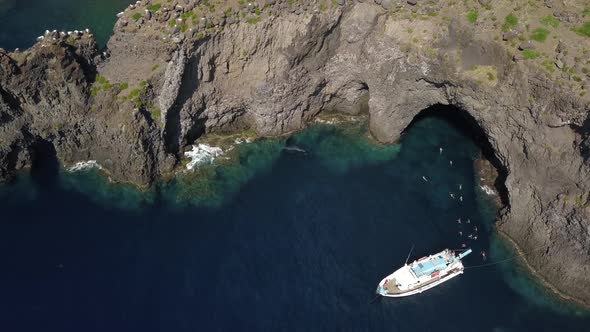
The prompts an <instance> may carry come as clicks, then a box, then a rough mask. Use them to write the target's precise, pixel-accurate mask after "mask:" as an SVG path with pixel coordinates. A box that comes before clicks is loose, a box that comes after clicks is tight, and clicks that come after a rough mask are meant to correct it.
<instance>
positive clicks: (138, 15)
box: [131, 13, 141, 21]
mask: <svg viewBox="0 0 590 332" xmlns="http://www.w3.org/2000/svg"><path fill="white" fill-rule="evenodd" d="M131 18H132V19H133V20H134V21H138V20H139V19H140V18H141V13H135V14H133V16H131Z"/></svg>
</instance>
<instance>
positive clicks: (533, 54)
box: [521, 48, 541, 60]
mask: <svg viewBox="0 0 590 332" xmlns="http://www.w3.org/2000/svg"><path fill="white" fill-rule="evenodd" d="M521 54H522V56H523V57H524V58H525V59H527V60H530V59H536V58H538V57H539V55H541V53H539V51H535V50H531V49H529V48H525V49H524V50H522V52H521Z"/></svg>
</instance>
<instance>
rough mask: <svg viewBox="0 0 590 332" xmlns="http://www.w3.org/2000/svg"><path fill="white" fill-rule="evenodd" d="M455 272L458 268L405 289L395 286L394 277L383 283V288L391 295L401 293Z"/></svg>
mask: <svg viewBox="0 0 590 332" xmlns="http://www.w3.org/2000/svg"><path fill="white" fill-rule="evenodd" d="M457 272H459V270H458V269H453V270H451V271H449V273H448V274H445V275H444V276H438V277H435V278H432V279H430V280H428V281H427V282H423V283H421V284H419V285H418V286H417V287H412V288H409V289H406V290H401V289H399V288H398V287H397V285H396V282H395V278H394V279H390V280H389V281H388V282H387V284H386V285H385V287H384V289H385V290H386V291H387V293H388V294H392V295H395V294H402V293H406V292H410V291H413V290H415V289H419V288H422V287H424V286H427V285H430V284H431V283H433V282H436V281H438V280H440V279H442V278H443V277H446V276H448V275H451V274H453V273H457Z"/></svg>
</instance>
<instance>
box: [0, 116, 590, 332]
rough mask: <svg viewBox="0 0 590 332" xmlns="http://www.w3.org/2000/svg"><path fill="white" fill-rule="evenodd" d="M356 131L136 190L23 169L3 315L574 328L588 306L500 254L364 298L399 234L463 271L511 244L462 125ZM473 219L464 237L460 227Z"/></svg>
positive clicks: (308, 136) (1, 321)
mask: <svg viewBox="0 0 590 332" xmlns="http://www.w3.org/2000/svg"><path fill="white" fill-rule="evenodd" d="M364 129H365V127H364V126H363V125H353V126H347V127H344V128H336V127H331V126H324V125H318V126H313V127H311V128H309V129H308V130H306V131H304V132H302V133H299V134H296V135H295V136H293V137H292V138H290V139H288V140H260V141H257V142H255V143H252V144H250V145H243V146H241V147H240V148H238V151H237V152H236V154H235V155H234V158H235V159H234V161H235V162H234V163H229V164H226V165H224V166H221V167H212V168H210V169H207V170H205V171H204V172H203V173H202V174H204V175H205V179H206V181H205V180H203V178H199V179H194V178H193V179H189V178H184V179H179V180H177V182H175V183H173V184H163V183H162V184H159V185H158V186H156V187H155V188H154V189H152V190H150V191H149V192H144V193H140V192H137V191H135V190H133V189H132V188H129V187H126V186H118V185H117V186H113V185H109V184H108V183H106V181H105V180H104V178H103V177H100V176H98V175H97V174H96V173H95V172H87V173H79V174H68V173H65V172H59V173H56V172H55V171H52V170H51V169H50V168H46V167H40V168H35V169H34V170H33V172H32V174H31V175H22V176H21V177H20V178H19V180H18V181H16V183H13V184H12V185H9V186H3V187H1V188H2V189H1V193H0V202H1V203H0V204H1V207H2V211H3V218H2V219H1V220H0V261H2V262H3V269H2V271H3V273H2V274H0V293H1V294H2V297H1V298H0V312H2V313H3V315H2V316H1V317H0V326H2V327H4V328H3V330H9V331H39V330H43V329H44V328H46V327H47V326H51V327H52V330H56V331H80V330H83V331H106V330H108V331H195V330H206V331H209V330H214V331H215V330H223V331H226V330H235V329H238V330H256V331H258V330H263V331H265V330H354V331H457V330H462V331H585V330H587V329H586V327H587V326H588V324H589V323H590V317H589V316H588V315H587V314H585V313H584V312H582V311H580V310H576V309H574V308H572V307H570V306H567V305H564V304H562V303H560V302H559V301H556V300H555V299H553V298H551V297H550V296H547V295H546V294H545V292H544V291H543V290H542V289H541V288H539V287H537V286H536V284H535V283H534V282H533V281H532V280H530V278H529V277H528V276H527V275H526V274H523V273H522V272H520V271H519V269H518V268H517V267H516V266H515V265H514V264H512V263H507V264H501V265H496V266H493V267H488V268H482V269H469V270H466V273H465V274H464V275H462V276H460V277H459V278H455V279H453V280H452V281H449V282H447V283H445V284H444V285H441V286H439V287H437V288H435V289H432V290H430V291H428V292H426V293H424V294H421V295H418V296H414V297H411V298H403V299H383V300H379V301H375V302H373V303H371V300H372V299H373V298H374V289H375V287H376V284H377V282H378V281H379V280H380V279H381V278H382V277H384V276H385V275H387V274H389V273H390V272H392V271H393V270H394V269H396V268H397V267H399V265H400V264H403V260H404V259H405V256H406V254H407V251H408V249H409V248H410V246H411V245H412V244H414V245H415V246H416V247H415V249H414V254H413V258H417V257H420V256H423V255H425V254H428V253H432V252H435V251H438V250H440V249H442V248H445V247H451V248H453V247H458V246H460V245H461V244H462V243H467V244H469V245H470V246H471V247H472V248H473V249H474V251H475V252H476V254H474V255H471V256H468V257H467V258H466V259H465V264H466V265H467V266H475V265H478V264H481V263H482V261H481V258H480V257H479V256H478V255H477V253H479V252H480V251H481V250H486V251H491V256H492V257H493V259H497V258H502V257H506V255H510V254H511V253H510V252H509V251H507V250H506V249H505V248H502V247H501V246H502V245H501V243H498V242H497V239H496V238H495V237H494V235H493V234H492V233H490V232H488V231H486V229H488V228H491V225H492V223H493V218H494V214H495V208H494V207H493V205H491V202H490V201H489V200H488V199H487V198H486V197H485V196H483V195H482V193H481V192H479V191H478V189H477V187H476V183H475V182H474V174H473V166H472V165H473V164H472V163H473V159H474V158H476V157H477V156H478V155H479V150H478V147H477V146H476V145H475V144H474V143H472V142H471V141H470V140H469V138H468V137H467V136H466V134H465V133H464V132H462V131H460V130H457V129H456V128H455V127H454V126H453V125H452V124H451V123H449V122H447V121H445V120H443V119H440V118H437V117H428V118H425V119H422V120H421V121H419V122H418V123H416V124H415V125H413V126H412V128H411V129H410V130H408V132H407V133H406V134H405V136H404V137H403V139H402V141H401V142H400V144H398V145H391V146H378V145H374V144H373V143H372V142H371V141H370V140H369V139H367V138H366V137H365V134H366V132H365V131H364ZM285 145H297V146H299V147H301V148H303V149H305V150H306V151H307V153H292V152H288V151H285V150H283V149H282V147H283V146H285ZM441 146H442V147H444V152H443V153H442V154H440V153H439V147H441ZM450 160H452V161H453V165H452V166H451V165H450V164H449V161H450ZM422 176H425V177H427V179H428V180H429V182H425V181H423V180H422ZM458 184H461V185H462V190H459V189H458ZM449 192H455V193H457V194H458V195H462V196H463V202H459V201H457V200H453V199H451V198H450V196H449ZM187 198H188V199H189V201H188V202H187ZM459 217H461V218H462V219H463V220H466V218H470V220H471V224H470V225H469V226H468V225H466V224H461V225H459V224H458V223H457V222H456V219H457V218H459ZM472 226H479V229H480V230H479V232H478V234H479V238H478V240H477V241H469V240H468V239H466V238H465V236H460V235H459V234H458V231H460V230H462V231H463V232H465V233H469V232H473V230H472V229H471V227H472Z"/></svg>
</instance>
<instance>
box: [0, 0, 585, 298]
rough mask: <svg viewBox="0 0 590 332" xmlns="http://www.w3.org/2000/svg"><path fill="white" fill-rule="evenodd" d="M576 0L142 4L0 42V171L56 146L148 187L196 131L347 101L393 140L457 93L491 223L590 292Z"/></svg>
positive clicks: (562, 284) (191, 0)
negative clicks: (3, 45) (489, 179)
mask: <svg viewBox="0 0 590 332" xmlns="http://www.w3.org/2000/svg"><path fill="white" fill-rule="evenodd" d="M530 6H534V7H532V8H529V7H530ZM584 8H585V7H584V3H583V1H577V2H575V1H574V3H573V4H571V3H570V4H568V6H565V5H564V4H561V3H558V2H557V1H549V0H547V1H545V2H544V3H542V4H541V3H537V2H535V4H530V3H529V2H525V1H522V2H520V1H484V0H480V1H479V2H478V3H475V4H473V5H469V6H466V5H465V4H463V3H456V2H455V1H419V0H418V1H415V0H412V1H385V0H375V1H369V0H366V1H360V0H359V1H350V0H346V1H344V0H339V1H307V0H306V1H274V0H264V1H258V2H251V3H244V2H242V1H226V2H224V5H219V3H217V5H215V4H213V2H209V1H197V0H181V1H178V0H172V1H160V2H159V1H156V0H142V1H138V2H137V3H136V4H134V5H132V6H130V7H129V8H127V9H126V10H125V11H124V12H122V13H120V14H119V19H118V22H117V24H116V25H115V29H114V35H113V36H112V38H111V39H110V41H109V43H108V45H107V48H106V49H105V50H104V52H102V51H99V49H98V48H97V45H96V42H95V41H94V38H93V36H92V33H91V32H90V31H86V30H83V31H70V32H67V31H64V32H58V31H46V32H45V34H44V35H43V36H40V38H39V40H38V41H37V43H36V44H35V45H34V46H33V47H31V48H30V49H28V50H24V51H15V52H7V51H5V50H2V49H0V179H7V178H9V177H10V176H12V175H13V174H14V173H15V172H16V171H18V170H19V169H22V168H24V167H27V166H30V165H31V164H33V163H35V160H36V158H37V156H39V155H40V154H42V153H44V154H47V153H50V154H55V156H56V158H57V159H58V160H59V161H60V162H61V163H62V164H64V165H67V166H71V165H76V163H78V162H81V161H88V160H93V161H96V163H98V164H99V165H101V167H103V168H104V169H105V170H106V171H108V173H109V175H110V176H111V177H112V178H113V179H114V180H116V181H124V182H132V183H135V184H137V185H140V186H147V185H149V184H150V183H152V182H153V181H154V180H155V179H157V178H159V177H162V176H170V174H173V173H174V172H175V171H176V170H177V169H179V168H182V167H184V166H183V165H186V161H185V160H183V158H184V153H185V152H187V151H190V150H191V149H192V145H193V143H195V141H196V140H197V139H198V138H199V137H201V136H203V135H205V134H210V133H218V134H224V133H235V132H239V131H244V130H250V131H254V132H256V134H257V135H258V136H275V135H284V134H287V133H291V132H294V131H297V130H300V129H302V128H304V127H305V126H306V125H307V124H308V123H309V122H310V121H312V120H313V119H315V118H316V117H317V116H318V114H320V113H321V112H322V111H324V110H339V111H340V112H342V113H345V114H359V113H362V112H368V116H369V123H370V125H369V128H370V132H371V134H372V135H373V137H374V138H375V139H376V140H378V141H379V142H382V143H391V142H394V141H396V140H398V139H399V137H400V135H402V133H403V130H404V129H405V128H406V127H407V126H408V125H409V124H410V123H411V121H412V120H413V119H414V118H415V117H416V116H417V115H418V114H420V113H421V112H422V111H423V110H425V109H427V108H429V107H430V106H433V105H449V106H452V107H453V109H454V110H456V112H459V113H460V114H461V115H462V116H464V117H465V118H466V119H467V120H468V121H469V122H470V123H471V125H472V126H473V127H474V129H475V130H476V131H477V132H478V133H479V134H480V135H478V137H477V139H479V138H480V137H481V139H483V140H485V141H486V144H488V143H489V146H490V151H491V161H492V163H493V164H494V166H495V167H496V168H497V169H498V171H499V173H500V174H504V175H505V181H504V183H503V185H504V186H505V198H504V202H505V206H504V208H503V209H502V212H501V214H500V216H499V220H498V222H497V227H498V228H499V230H500V231H501V232H503V233H505V234H507V235H509V237H510V238H511V239H513V240H514V241H515V242H516V243H517V244H518V246H519V248H520V249H522V251H523V252H524V253H525V257H526V260H527V262H528V263H529V264H530V265H531V266H532V267H533V268H534V269H535V270H536V271H538V273H539V275H540V276H542V277H543V278H544V279H545V280H547V281H548V282H549V283H550V284H551V285H553V287H554V288H555V289H556V290H558V291H559V292H560V293H562V294H565V295H567V296H570V297H572V298H575V299H577V300H578V301H580V302H583V303H586V304H590V278H588V275H590V273H589V272H590V221H589V220H590V218H589V209H588V208H589V207H590V203H589V201H588V198H589V194H590V176H589V175H590V174H589V173H590V164H589V160H588V159H589V156H590V149H589V147H590V140H589V136H590V135H589V133H590V127H589V123H590V121H589V120H588V111H589V110H590V102H589V100H590V99H589V98H590V94H587V93H586V91H587V90H588V89H590V84H589V82H590V71H589V69H588V68H590V50H589V48H590V47H589V46H587V45H588V41H590V38H588V37H586V36H585V35H584V31H585V30H584V27H585V21H589V20H590V19H588V18H587V17H586V16H585V14H584V13H585V11H584V10H585V9H584ZM529 9H533V10H529ZM548 34H549V38H547V35H548ZM552 37H555V38H552ZM367 104H368V107H367ZM539 247H544V248H545V250H535V248H539Z"/></svg>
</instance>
